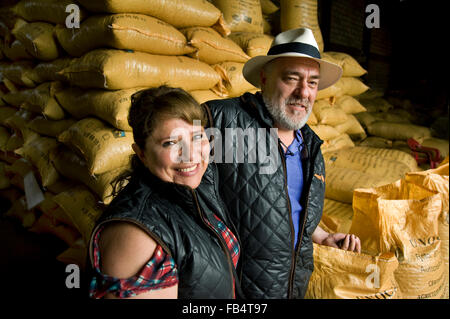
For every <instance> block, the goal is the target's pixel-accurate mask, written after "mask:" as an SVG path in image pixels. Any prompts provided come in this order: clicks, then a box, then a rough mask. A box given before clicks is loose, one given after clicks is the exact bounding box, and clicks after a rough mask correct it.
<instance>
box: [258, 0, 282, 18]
mask: <svg viewBox="0 0 450 319" xmlns="http://www.w3.org/2000/svg"><path fill="white" fill-rule="evenodd" d="M260 2H261V11H262V13H263V15H268V14H272V13H275V12H276V11H278V10H279V9H280V8H279V7H277V5H276V4H275V3H273V2H272V1H270V0H260Z"/></svg>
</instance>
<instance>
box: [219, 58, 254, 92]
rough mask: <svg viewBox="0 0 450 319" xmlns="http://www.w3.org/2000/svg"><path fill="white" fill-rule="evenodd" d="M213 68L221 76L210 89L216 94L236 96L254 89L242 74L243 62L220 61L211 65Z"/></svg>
mask: <svg viewBox="0 0 450 319" xmlns="http://www.w3.org/2000/svg"><path fill="white" fill-rule="evenodd" d="M213 68H214V70H215V71H216V72H217V73H218V74H220V77H221V81H220V82H219V84H218V85H217V86H216V87H214V88H212V89H211V90H212V91H213V92H214V93H216V94H217V95H219V96H227V97H236V96H240V95H242V94H243V93H245V92H247V91H250V90H252V89H255V87H254V86H253V85H252V84H250V83H249V82H247V80H246V79H245V78H244V75H243V74H242V69H243V68H244V63H239V62H222V63H219V64H215V65H213Z"/></svg>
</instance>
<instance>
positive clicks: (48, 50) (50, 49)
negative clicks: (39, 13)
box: [11, 22, 60, 61]
mask: <svg viewBox="0 0 450 319" xmlns="http://www.w3.org/2000/svg"><path fill="white" fill-rule="evenodd" d="M54 28H55V27H54V26H53V25H51V24H49V23H46V22H31V23H27V24H24V25H22V26H20V27H18V28H16V29H13V30H12V31H11V32H12V33H13V34H14V36H15V37H16V38H17V39H19V40H20V42H22V43H23V45H24V46H25V48H26V49H27V52H28V53H29V54H31V55H32V56H34V57H35V58H37V59H39V60H44V61H51V60H54V59H56V58H57V57H58V56H59V54H60V52H59V49H58V45H57V42H56V39H55V37H54Z"/></svg>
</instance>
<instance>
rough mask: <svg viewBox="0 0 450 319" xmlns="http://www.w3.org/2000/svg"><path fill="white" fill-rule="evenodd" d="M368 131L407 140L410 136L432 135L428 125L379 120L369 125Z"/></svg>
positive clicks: (415, 137)
mask: <svg viewBox="0 0 450 319" xmlns="http://www.w3.org/2000/svg"><path fill="white" fill-rule="evenodd" d="M367 132H368V133H369V134H370V135H374V136H379V137H383V138H386V139H388V140H402V141H406V140H408V138H413V139H420V138H428V137H431V130H430V129H429V128H428V127H425V126H419V125H414V124H405V123H390V122H384V121H377V122H373V123H372V124H370V125H368V126H367Z"/></svg>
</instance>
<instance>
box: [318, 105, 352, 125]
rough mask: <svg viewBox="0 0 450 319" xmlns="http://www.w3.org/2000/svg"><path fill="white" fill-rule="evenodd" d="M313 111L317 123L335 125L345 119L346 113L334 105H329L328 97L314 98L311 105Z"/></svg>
mask: <svg viewBox="0 0 450 319" xmlns="http://www.w3.org/2000/svg"><path fill="white" fill-rule="evenodd" d="M313 112H314V114H315V115H316V117H317V120H318V121H319V124H324V125H331V126H335V125H338V124H342V123H344V122H345V121H347V119H348V117H347V114H345V112H344V111H343V110H341V109H340V108H339V107H337V106H336V105H334V106H333V105H331V103H330V101H329V99H323V100H316V101H315V102H314V105H313Z"/></svg>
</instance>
